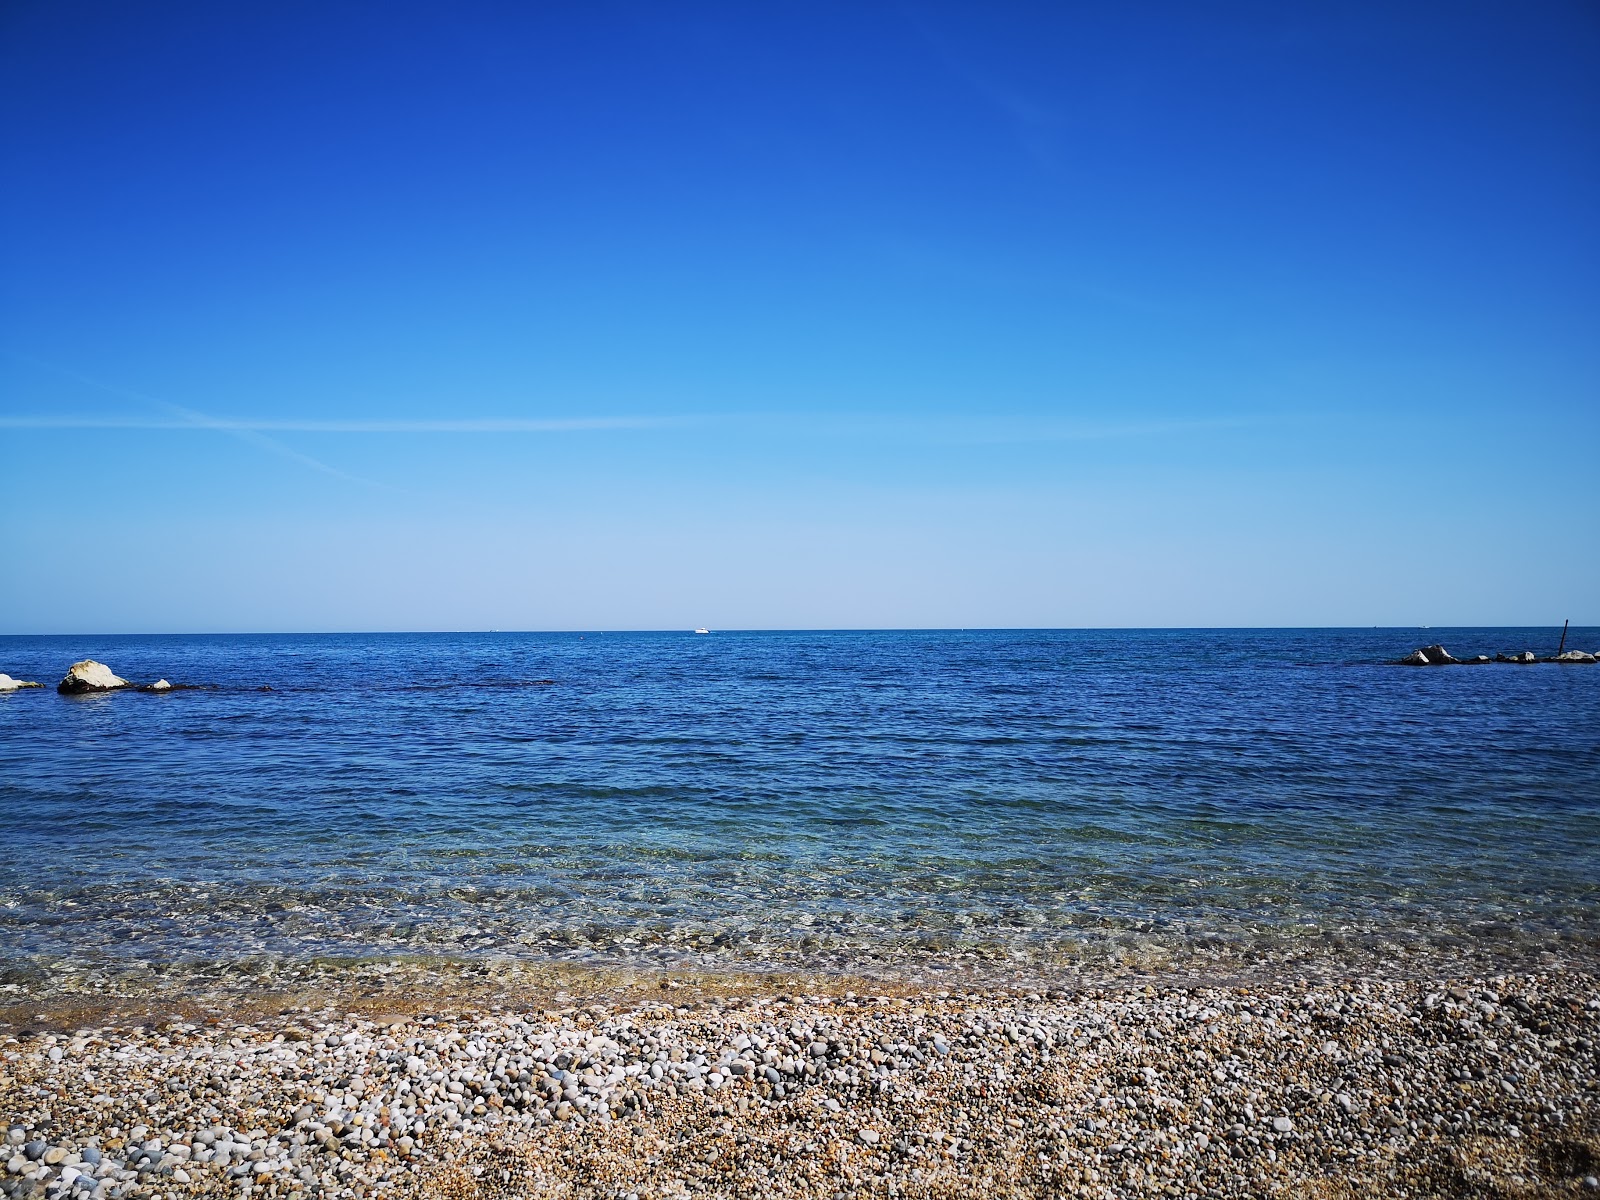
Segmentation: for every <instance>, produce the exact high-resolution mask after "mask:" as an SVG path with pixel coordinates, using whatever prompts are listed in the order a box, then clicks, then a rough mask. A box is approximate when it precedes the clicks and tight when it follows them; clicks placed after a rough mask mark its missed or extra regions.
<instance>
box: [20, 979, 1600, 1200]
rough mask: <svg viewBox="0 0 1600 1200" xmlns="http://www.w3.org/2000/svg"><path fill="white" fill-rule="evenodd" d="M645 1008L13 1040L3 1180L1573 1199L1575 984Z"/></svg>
mask: <svg viewBox="0 0 1600 1200" xmlns="http://www.w3.org/2000/svg"><path fill="white" fill-rule="evenodd" d="M657 996H659V998H657V997H656V996H648V995H643V994H641V993H639V992H637V991H636V992H633V993H629V994H626V995H622V994H619V995H615V996H612V997H610V998H609V999H607V998H595V999H588V998H585V999H583V1000H581V1001H579V1002H577V1003H574V1004H568V1005H564V1006H559V1007H557V1006H552V1005H551V1004H550V1002H549V1000H548V998H546V999H545V1000H543V1001H542V1002H541V1003H538V1004H533V1003H529V1004H526V1005H521V1006H519V1005H517V1004H515V1003H514V1002H512V1003H504V1002H502V1003H495V1004H492V1005H491V1004H482V1003H474V1004H472V1005H470V1006H465V1007H452V1006H451V1005H450V1004H449V1002H448V999H447V998H446V997H437V996H436V997H432V998H430V1000H429V1001H427V1002H423V1001H422V1000H421V999H420V998H416V999H415V1000H414V1002H413V1003H411V1004H409V1005H402V1006H400V1007H399V1008H397V1009H395V1010H393V1011H387V1012H384V1011H371V1010H370V1009H367V1010H364V1011H357V1010H352V1011H338V1007H337V1006H330V1005H329V1004H322V1005H321V1006H320V1007H319V1006H315V1005H311V1004H302V1005H294V1006H289V1007H287V1008H285V1009H281V1010H278V1011H273V1012H259V1011H246V1010H244V1009H240V1008H235V1009H234V1010H233V1011H232V1012H221V1013H218V1014H214V1015H210V1016H206V1017H197V1016H194V1015H192V1014H191V1015H189V1016H177V1017H174V1018H172V1019H166V1020H162V1019H156V1018H147V1019H145V1020H144V1021H143V1022H142V1023H140V1024H137V1025H119V1024H116V1023H110V1022H108V1023H104V1024H99V1025H85V1026H78V1027H74V1028H65V1027H59V1022H57V1023H56V1024H55V1025H52V1024H51V1023H50V1022H48V1021H44V1022H41V1023H40V1027H39V1028H12V1029H11V1031H10V1032H9V1033H6V1034H4V1035H0V1119H3V1121H4V1123H5V1128H6V1131H7V1132H6V1139H7V1146H6V1149H5V1155H6V1159H7V1161H5V1163H4V1174H3V1176H0V1194H3V1195H5V1196H8V1197H28V1198H32V1197H58V1196H59V1197H71V1198H74V1200H76V1198H79V1197H90V1198H94V1200H100V1198H105V1197H117V1198H124V1197H127V1198H132V1197H139V1198H143V1200H176V1198H177V1197H188V1196H232V1197H239V1198H240V1200H263V1198H266V1197H273V1198H281V1200H310V1198H312V1197H380V1196H394V1197H411V1196H419V1197H441V1198H446V1200H449V1198H457V1197H460V1198H468V1197H470V1198H478V1197H574V1198H579V1197H581V1198H596V1200H598V1198H605V1200H646V1198H656V1197H660V1198H666V1197H677V1196H700V1195H705V1196H730V1197H732V1196H741V1197H744V1196H749V1197H756V1196H762V1197H764V1196H773V1197H780V1196H782V1197H788V1196H793V1197H808V1198H810V1197H821V1198H833V1197H853V1196H894V1197H934V1196H985V1197H989V1196H993V1197H1010V1196H1017V1197H1024V1196H1026V1197H1048V1196H1085V1197H1119V1196H1129V1195H1150V1196H1172V1197H1225V1196H1294V1197H1354V1196H1357V1195H1384V1196H1391V1195H1392V1196H1408V1195H1414V1196H1435V1195H1437V1196H1457V1195H1482V1196H1506V1197H1524V1196H1527V1197H1532V1196H1547V1195H1574V1196H1578V1195H1600V1190H1597V1189H1600V1179H1597V1178H1596V1172H1597V1171H1600V1050H1597V1042H1600V980H1597V979H1596V977H1595V976H1594V975H1592V974H1587V973H1584V972H1580V971H1571V970H1563V971H1560V972H1554V973H1546V974H1540V973H1521V974H1513V975H1498V976H1485V977H1477V978H1455V979H1449V980H1435V981H1431V982H1427V983H1423V982H1417V981H1405V980H1392V979H1379V978H1364V979H1346V980H1343V981H1337V982H1334V981H1326V980H1325V981H1316V982H1313V981H1309V980H1297V981H1290V982H1286V983H1282V984H1278V985H1270V984H1263V983H1261V982H1259V981H1255V982H1252V983H1251V984H1250V985H1249V986H1244V985H1232V986H1220V985H1218V986H1196V985H1193V984H1179V983H1170V982H1169V983H1144V984H1140V983H1128V984H1123V985H1117V984H1115V983H1107V984H1105V985H1096V986H1083V987H1079V988H1076V989H1074V990H1070V991H1067V990H1055V991H1048V990H1037V991H1023V990H1018V989H1006V988H993V987H990V988H986V989H983V990H973V991H939V992H919V991H916V990H914V989H898V990H887V989H886V990H885V991H884V992H883V993H882V994H869V993H857V992H855V991H849V990H847V991H843V992H814V993H799V992H783V993H777V992H772V991H770V990H768V991H765V992H764V991H762V990H760V989H754V990H746V991H744V992H743V993H742V994H723V995H719V994H717V993H716V992H715V991H714V990H706V989H689V988H684V987H682V986H681V985H679V984H677V983H676V982H675V981H672V980H669V979H665V978H663V979H662V980H661V981H660V983H659V985H658V992H657ZM38 1015H39V1016H40V1017H45V1016H46V1015H47V1014H38Z"/></svg>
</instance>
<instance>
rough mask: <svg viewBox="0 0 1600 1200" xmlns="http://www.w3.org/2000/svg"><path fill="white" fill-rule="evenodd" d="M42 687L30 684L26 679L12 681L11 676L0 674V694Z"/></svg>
mask: <svg viewBox="0 0 1600 1200" xmlns="http://www.w3.org/2000/svg"><path fill="white" fill-rule="evenodd" d="M41 686H43V685H41V684H37V683H32V682H30V681H28V680H26V679H13V678H11V676H9V675H6V674H4V673H0V692H15V691H17V690H19V689H21V688H36V687H41Z"/></svg>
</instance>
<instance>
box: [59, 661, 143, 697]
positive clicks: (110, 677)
mask: <svg viewBox="0 0 1600 1200" xmlns="http://www.w3.org/2000/svg"><path fill="white" fill-rule="evenodd" d="M127 686H128V681H127V680H126V679H122V678H120V677H118V676H117V675H115V674H113V673H112V670H111V668H110V667H108V666H106V665H105V663H99V662H95V661H94V659H92V658H86V659H84V660H83V661H82V662H75V663H73V664H72V666H71V667H69V668H68V669H67V673H66V676H65V677H64V678H63V679H62V680H61V682H60V683H58V684H57V685H56V691H58V692H62V693H64V694H66V695H73V694H75V693H78V692H108V691H110V690H111V689H112V688H120V687H127Z"/></svg>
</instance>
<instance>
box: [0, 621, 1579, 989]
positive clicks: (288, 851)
mask: <svg viewBox="0 0 1600 1200" xmlns="http://www.w3.org/2000/svg"><path fill="white" fill-rule="evenodd" d="M1558 636H1559V630H1552V629H1548V628H1540V629H1506V628H1497V629H1423V630H1419V629H1372V630H1361V629H1237V630H1217V629H1206V630H960V631H951V630H945V631H920V630H919V631H902V632H883V631H867V632H838V631H829V632H722V631H713V632H711V633H709V634H696V633H693V632H690V631H687V630H686V631H682V632H660V633H604V632H590V633H499V632H490V633H458V634H443V633H435V634H326V635H298V634H297V635H227V636H221V635H218V636H211V635H207V636H103V637H21V636H13V637H4V638H0V670H3V671H5V672H7V673H9V674H11V675H12V676H14V677H17V678H26V679H36V680H39V681H40V682H42V683H44V684H46V687H45V688H43V689H39V690H27V691H19V692H14V693H10V694H4V695H0V988H4V989H6V990H9V991H11V992H14V993H22V994H25V995H26V994H29V993H31V992H33V991H37V990H39V989H47V988H48V987H49V986H50V984H51V981H52V980H59V979H62V978H71V979H77V980H83V979H86V978H88V979H99V980H100V981H101V982H102V984H105V982H106V981H110V984H109V986H114V985H115V980H116V979H117V978H118V976H119V973H128V972H139V971H145V972H149V971H152V970H156V971H164V972H178V973H181V972H183V971H186V970H192V971H194V972H196V973H198V974H200V975H203V974H204V973H206V972H208V971H209V972H215V971H217V970H219V969H223V970H226V969H229V968H230V966H236V965H240V964H245V965H250V964H253V965H254V967H255V968H261V966H262V964H266V969H271V968H272V966H273V965H275V964H293V963H297V962H310V961H319V962H327V961H340V962H373V961H402V960H403V961H407V962H428V961H433V960H440V961H444V960H452V961H462V960H464V961H467V962H473V961H479V960H481V961H484V962H499V963H503V962H506V961H507V960H512V961H521V962H529V963H546V964H548V963H559V964H589V965H596V966H625V967H644V968H669V969H670V968H685V967H689V968H693V969H695V970H698V971H707V970H711V971H715V970H721V969H727V970H737V971H741V972H743V971H756V972H760V971H784V972H796V971H799V972H808V973H812V974H821V975H828V974H832V975H867V976H892V975H895V974H897V973H898V974H902V975H904V974H909V975H911V976H913V977H915V978H918V979H927V978H938V977H947V978H952V979H956V978H970V977H983V976H985V975H986V974H987V975H988V976H994V975H1002V976H1005V975H1009V976H1020V975H1027V976H1030V977H1031V976H1052V975H1061V974H1068V975H1070V974H1072V973H1077V972H1091V973H1099V974H1102V975H1104V974H1108V973H1109V974H1113V975H1115V974H1119V973H1121V974H1135V975H1137V974H1141V973H1144V974H1160V973H1168V974H1171V973H1177V974H1188V975H1194V974H1197V973H1198V974H1219V975H1228V974H1230V973H1237V972H1240V971H1248V970H1250V969H1252V968H1263V969H1267V968H1269V969H1272V970H1277V971H1293V972H1299V973H1306V972H1309V971H1313V970H1316V971H1335V972H1337V971H1352V970H1358V969H1359V970H1370V969H1385V970H1393V971H1401V972H1404V971H1407V970H1419V971H1420V970H1438V969H1443V967H1444V966H1449V965H1450V964H1468V965H1474V966H1478V967H1481V966H1483V965H1484V964H1490V965H1492V964H1494V963H1505V964H1507V965H1508V966H1509V965H1513V964H1516V965H1522V964H1534V965H1537V964H1540V963H1543V964H1545V965H1547V966H1550V967H1552V968H1554V967H1562V966H1578V967H1582V968H1585V969H1594V968H1595V966H1596V964H1597V962H1600V954H1597V951H1600V666H1584V665H1557V664H1544V663H1541V664H1537V665H1532V666H1512V665H1506V664H1489V665H1476V666H1449V667H1425V668H1416V667H1405V666H1400V665H1396V660H1397V659H1399V658H1400V657H1401V656H1403V655H1405V654H1406V653H1407V652H1409V651H1410V650H1412V649H1414V648H1415V647H1417V646H1420V645H1426V644H1429V643H1436V642H1437V643H1443V644H1444V645H1445V646H1446V647H1447V648H1448V649H1449V650H1450V651H1451V652H1452V653H1453V654H1456V655H1457V656H1458V657H1462V656H1467V655H1477V654H1489V655H1493V654H1495V653H1496V652H1498V651H1520V650H1524V649H1527V650H1532V651H1534V652H1535V653H1536V654H1538V655H1540V656H1546V655H1549V654H1552V653H1554V651H1555V649H1556V645H1557V639H1558ZM1566 644H1567V646H1568V647H1569V648H1572V647H1574V646H1575V647H1577V648H1580V649H1584V650H1588V651H1591V652H1592V651H1596V650H1600V630H1596V629H1592V628H1586V629H1573V630H1571V631H1569V633H1568V634H1567V641H1566ZM84 658H94V659H97V660H99V661H101V662H104V663H106V664H107V665H109V666H110V667H111V668H112V669H113V670H114V671H116V672H117V673H118V674H120V675H122V676H124V677H126V678H128V679H130V680H132V681H134V682H136V683H150V682H152V681H154V680H156V679H158V678H161V679H166V680H168V681H170V682H171V683H172V684H174V685H175V686H174V688H173V690H171V691H167V692H162V693H157V692H149V691H135V690H125V691H117V692H111V693H107V694H100V695H90V696H62V695H58V694H57V693H56V691H55V690H54V684H55V683H56V682H57V680H59V679H60V678H61V676H62V674H63V673H64V672H65V670H66V668H67V666H68V665H69V664H70V663H72V662H74V661H75V660H78V659H84Z"/></svg>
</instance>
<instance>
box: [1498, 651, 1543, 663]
mask: <svg viewBox="0 0 1600 1200" xmlns="http://www.w3.org/2000/svg"><path fill="white" fill-rule="evenodd" d="M1494 660H1495V662H1503V663H1531V662H1534V661H1535V659H1534V657H1533V651H1532V650H1522V651H1518V652H1516V653H1514V654H1496V655H1495V656H1494Z"/></svg>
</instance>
